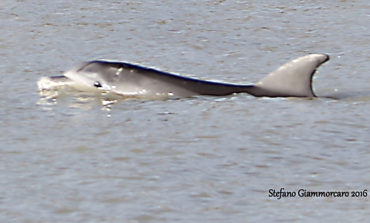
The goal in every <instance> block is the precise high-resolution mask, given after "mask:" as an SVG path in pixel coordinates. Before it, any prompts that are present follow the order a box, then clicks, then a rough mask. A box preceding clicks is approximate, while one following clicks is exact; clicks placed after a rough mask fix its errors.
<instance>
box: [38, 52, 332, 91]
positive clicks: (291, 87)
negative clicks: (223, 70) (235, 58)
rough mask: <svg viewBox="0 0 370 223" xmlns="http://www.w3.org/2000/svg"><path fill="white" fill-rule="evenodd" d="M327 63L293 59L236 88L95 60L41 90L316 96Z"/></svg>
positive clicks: (318, 58) (319, 58)
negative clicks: (315, 81)
mask: <svg viewBox="0 0 370 223" xmlns="http://www.w3.org/2000/svg"><path fill="white" fill-rule="evenodd" d="M328 60H329V56H328V55H325V54H309V55H307V56H303V57H299V58H297V59H295V60H292V61H290V62H288V63H286V64H284V65H283V66H281V67H279V68H278V69H277V70H275V71H273V72H272V73H270V74H269V75H267V76H266V77H265V78H263V79H262V80H260V81H259V82H257V83H256V84H251V85H237V84H228V83H219V82H212V81H204V80H198V79H194V78H188V77H183V76H179V75H175V74H171V73H166V72H162V71H159V70H156V69H152V68H146V67H142V66H139V65H133V64H130V63H124V62H114V61H106V60H95V61H90V62H87V63H84V64H82V65H81V66H79V67H76V68H73V69H71V70H69V71H67V72H65V73H64V75H63V76H54V77H44V78H42V79H40V81H39V82H38V86H39V89H40V90H45V89H46V90H47V89H50V88H53V87H57V86H64V85H68V86H72V87H74V88H77V89H79V90H84V91H90V90H94V89H95V90H101V91H106V92H113V93H116V94H120V95H124V96H138V97H146V96H148V97H153V96H154V97H155V96H174V97H191V96H196V95H212V96H225V95H230V94H234V93H248V94H250V95H253V96H256V97H315V94H314V92H313V90H312V76H313V75H314V73H315V71H316V69H317V68H318V67H319V66H320V65H321V64H323V63H324V62H326V61H328Z"/></svg>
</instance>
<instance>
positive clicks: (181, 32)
mask: <svg viewBox="0 0 370 223" xmlns="http://www.w3.org/2000/svg"><path fill="white" fill-rule="evenodd" d="M369 21H370V3H369V1H365V0H352V1H351V0H341V1H339V0H329V1H316V0H311V1H298V0H292V1H273V0H262V1H231V0H226V1H225V0H220V1H199V0H196V1H195V0H190V1H169V0H160V1H154V0H148V1H71V0H64V1H62V0H56V1H32V0H17V1H15V0H1V1H0V29H1V33H0V58H1V61H2V62H1V63H0V75H1V79H0V87H1V94H0V117H1V118H0V131H1V134H0V142H1V144H0V188H1V192H0V221H1V222H28V223H29V222H38V223H39V222H288V221H290V222H296V221H303V222H365V221H366V220H368V219H369V218H370V211H369V207H370V205H369V203H370V202H369V196H370V195H368V191H366V190H368V189H370V162H369V160H370V136H369V132H370V131H369V130H370V127H369V126H370V118H369V115H370V88H369V86H370V78H369V75H368V73H369V70H370V63H369V61H370V56H369V55H370V54H369V52H370V44H369V43H370V26H369V24H370V23H369ZM308 53H327V54H329V55H330V56H331V60H330V61H329V62H327V63H325V64H324V65H323V66H322V67H320V69H319V72H318V73H317V75H316V76H315V79H314V83H313V84H314V88H315V91H316V94H317V95H318V96H322V97H319V98H317V99H294V98H293V99H292V98H291V99H283V98H276V99H269V98H254V97H251V96H248V95H246V94H240V95H232V96H229V97H219V98H217V97H195V98H187V99H177V100H135V99H130V100H123V99H122V100H117V101H107V100H106V99H105V98H104V97H103V96H91V95H90V96H89V95H85V94H84V93H79V92H74V93H72V92H71V93H68V92H64V93H60V94H59V95H58V96H56V97H52V98H49V97H45V96H43V95H41V94H39V92H38V91H37V86H36V82H37V81H38V80H39V79H40V78H41V77H42V76H51V75H60V74H61V73H62V72H63V71H65V70H68V69H70V68H71V67H73V66H75V65H76V64H79V63H81V62H83V61H88V60H92V59H104V58H105V59H112V60H121V61H129V62H135V63H140V64H142V65H145V66H149V67H155V68H158V69H161V70H163V71H169V72H175V73H179V74H182V75H186V76H190V77H197V78H203V79H210V80H222V81H225V82H232V83H243V84H245V83H253V82H256V81H258V80H259V79H261V78H262V77H264V76H265V75H266V74H267V73H269V72H270V71H272V70H274V69H275V68H277V67H278V66H280V65H281V64H283V63H285V62H287V61H288V60H290V59H293V58H295V57H298V56H303V55H306V54H308ZM323 96H335V97H336V98H338V99H335V100H334V99H328V98H326V97H323ZM273 190H275V191H276V192H280V191H283V192H286V193H281V194H280V195H286V196H288V195H289V197H286V196H285V197H284V196H282V197H281V198H280V195H278V194H277V193H272V192H273ZM304 190H305V191H311V192H320V191H321V192H326V194H329V193H330V192H344V194H345V193H347V192H348V194H349V195H348V197H346V196H345V197H335V196H333V195H331V196H324V197H315V196H312V195H311V196H310V195H307V196H305V195H304V194H302V193H301V192H302V191H304ZM298 191H299V193H298ZM306 194H307V193H306ZM352 195H355V197H352Z"/></svg>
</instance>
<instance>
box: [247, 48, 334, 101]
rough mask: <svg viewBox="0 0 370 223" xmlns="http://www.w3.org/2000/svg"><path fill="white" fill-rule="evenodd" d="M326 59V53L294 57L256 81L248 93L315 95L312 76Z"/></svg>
mask: <svg viewBox="0 0 370 223" xmlns="http://www.w3.org/2000/svg"><path fill="white" fill-rule="evenodd" d="M328 60H329V56H328V55H326V54H310V55H307V56H303V57H299V58H297V59H294V60H292V61H290V62H288V63H286V64H284V65H282V66H281V67H279V68H278V69H277V70H275V71H273V72H272V73H270V74H269V75H267V76H266V77H265V78H263V79H262V80H260V81H259V82H258V83H256V84H255V85H254V86H253V88H252V89H251V92H250V93H251V94H253V95H255V96H266V97H315V94H314V92H313V90H312V76H313V75H314V73H315V71H316V69H317V68H318V67H319V66H320V65H321V64H323V63H324V62H326V61H328Z"/></svg>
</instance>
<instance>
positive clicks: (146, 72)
mask: <svg viewBox="0 0 370 223" xmlns="http://www.w3.org/2000/svg"><path fill="white" fill-rule="evenodd" d="M77 72H95V73H98V74H100V75H101V76H104V79H105V80H106V81H107V82H108V83H110V84H111V85H114V86H115V89H114V91H115V92H116V93H119V94H128V92H129V91H130V92H131V93H130V94H134V93H135V92H141V93H146V94H157V95H164V94H166V95H174V96H179V97H190V96H194V95H213V96H224V95H230V94H233V93H241V92H247V89H248V88H249V87H250V86H247V85H236V84H226V83H218V82H211V81H205V80H199V79H194V78H189V77H183V76H179V75H175V74H171V73H167V72H163V71H159V70H156V69H153V68H147V67H143V66H139V65H135V64H130V63H124V62H110V61H102V60H95V61H90V62H88V63H87V64H86V65H84V66H83V67H81V68H80V69H78V70H77Z"/></svg>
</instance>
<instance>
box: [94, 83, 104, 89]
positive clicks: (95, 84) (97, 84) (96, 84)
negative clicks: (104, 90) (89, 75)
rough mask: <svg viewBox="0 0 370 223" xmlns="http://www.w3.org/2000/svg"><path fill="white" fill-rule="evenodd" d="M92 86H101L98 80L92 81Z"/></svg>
mask: <svg viewBox="0 0 370 223" xmlns="http://www.w3.org/2000/svg"><path fill="white" fill-rule="evenodd" d="M94 87H97V88H100V87H102V86H101V84H100V82H99V81H95V82H94Z"/></svg>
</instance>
